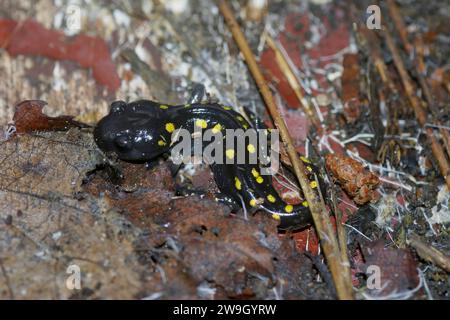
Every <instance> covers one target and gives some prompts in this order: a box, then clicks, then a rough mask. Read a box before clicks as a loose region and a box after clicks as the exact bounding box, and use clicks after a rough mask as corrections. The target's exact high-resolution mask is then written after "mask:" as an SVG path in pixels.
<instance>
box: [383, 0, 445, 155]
mask: <svg viewBox="0 0 450 320" xmlns="http://www.w3.org/2000/svg"><path fill="white" fill-rule="evenodd" d="M387 4H388V8H389V14H390V16H391V17H392V20H393V21H394V24H395V28H396V30H397V31H398V34H399V35H400V40H401V41H402V43H403V47H404V48H405V50H406V53H407V54H408V55H410V56H411V54H412V53H413V46H412V45H411V43H410V42H409V41H408V36H407V35H408V32H407V31H406V26H405V24H404V22H403V19H402V16H401V15H400V12H399V11H398V7H397V4H396V3H395V0H388V1H387ZM416 50H417V52H416V54H415V60H416V63H414V65H415V66H416V69H417V74H418V76H419V84H420V86H421V88H422V90H423V92H424V96H425V100H426V102H427V104H428V107H429V109H430V110H431V111H433V107H434V101H433V98H432V96H431V92H430V88H429V87H428V84H427V82H426V79H425V77H426V74H425V63H424V61H423V52H422V50H420V48H416ZM434 113H435V112H433V114H434ZM435 122H436V124H437V125H441V123H440V122H439V121H437V119H436V120H435ZM439 132H440V133H441V135H442V138H443V140H444V146H445V149H446V151H447V154H448V155H449V156H450V137H449V134H448V132H447V130H445V129H443V128H440V129H439Z"/></svg>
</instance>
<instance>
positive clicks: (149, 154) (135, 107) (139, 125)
mask: <svg viewBox="0 0 450 320" xmlns="http://www.w3.org/2000/svg"><path fill="white" fill-rule="evenodd" d="M165 117H167V114H164V113H163V112H162V110H161V109H160V108H159V107H158V105H157V104H155V103H153V102H151V101H136V102H132V103H129V104H127V103H125V102H124V101H115V102H113V103H112V104H111V108H110V111H109V114H108V115H106V116H105V117H104V118H103V119H101V120H100V121H99V123H98V124H97V126H96V128H95V130H94V140H95V142H96V143H97V145H98V146H99V148H100V149H101V150H102V151H104V152H105V153H113V154H116V155H117V157H118V158H119V159H121V160H125V161H135V162H144V161H148V160H150V159H152V158H154V157H156V156H158V155H161V154H162V153H164V152H167V150H168V146H169V144H170V136H171V134H170V133H171V132H170V131H171V130H170V129H172V128H170V126H169V130H166V127H167V126H166V122H164V120H163V119H164V118H165Z"/></svg>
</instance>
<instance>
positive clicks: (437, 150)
mask: <svg viewBox="0 0 450 320" xmlns="http://www.w3.org/2000/svg"><path fill="white" fill-rule="evenodd" d="M383 36H384V39H385V40H386V44H387V46H388V48H389V50H390V51H391V53H392V59H393V60H394V64H395V66H396V68H397V71H398V74H399V75H400V78H401V80H402V84H403V88H404V89H405V92H406V95H407V96H408V99H409V102H410V103H411V107H412V108H413V110H414V113H415V115H416V119H417V121H418V122H419V125H420V126H422V128H423V130H424V131H425V133H426V135H427V137H428V140H429V141H430V144H431V150H432V152H433V155H434V157H435V158H436V160H437V162H438V165H439V169H440V171H441V174H442V176H443V177H444V179H445V180H446V182H447V186H448V187H450V175H449V165H448V162H447V159H446V157H445V153H444V150H443V149H442V146H441V145H440V143H439V142H438V140H437V139H436V137H435V136H434V132H433V129H431V128H430V127H426V126H425V124H426V122H427V115H426V113H425V110H424V109H423V107H422V105H421V103H420V101H419V99H418V98H417V96H416V95H415V92H414V84H413V82H412V80H411V78H410V76H409V74H408V72H407V71H406V69H405V65H404V64H403V61H402V59H401V57H400V53H399V52H398V50H397V47H396V45H395V43H394V40H393V39H392V37H391V35H390V33H389V31H388V30H386V29H385V32H383Z"/></svg>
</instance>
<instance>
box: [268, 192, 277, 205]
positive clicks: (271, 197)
mask: <svg viewBox="0 0 450 320" xmlns="http://www.w3.org/2000/svg"><path fill="white" fill-rule="evenodd" d="M267 200H269V202H272V203H274V202H275V201H276V199H275V197H274V196H273V195H271V194H269V195H268V196H267Z"/></svg>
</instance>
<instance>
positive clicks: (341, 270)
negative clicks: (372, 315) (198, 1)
mask: <svg viewBox="0 0 450 320" xmlns="http://www.w3.org/2000/svg"><path fill="white" fill-rule="evenodd" d="M219 9H220V11H221V13H222V15H223V17H224V18H225V22H226V23H227V25H228V27H229V29H230V31H231V33H232V35H233V37H234V40H235V41H236V43H237V45H238V47H239V49H240V51H241V53H242V55H243V56H244V59H245V61H246V62H247V65H248V67H249V69H250V72H251V73H252V75H253V78H254V79H255V82H256V84H257V86H258V88H259V90H260V92H261V95H262V97H263V99H264V101H265V102H266V106H267V108H268V110H269V113H270V115H271V116H272V119H273V120H274V122H275V125H276V126H277V127H278V128H279V130H280V134H281V138H282V140H283V142H284V146H285V148H286V150H287V153H288V155H289V158H290V160H291V163H292V166H293V168H294V172H295V174H296V176H297V179H298V181H299V182H300V186H301V188H302V190H303V193H304V194H305V197H306V200H307V201H308V203H309V208H310V210H311V215H312V217H313V220H314V225H315V227H316V230H317V233H318V235H319V238H320V240H321V242H320V243H321V245H322V248H323V251H324V254H325V257H326V259H327V262H328V265H329V268H330V271H331V275H332V277H333V281H334V284H335V287H336V292H337V295H338V298H339V299H353V295H352V284H351V282H348V281H347V279H349V276H347V273H348V274H350V268H349V265H350V264H349V263H348V260H347V261H346V262H343V261H341V254H340V252H339V246H338V241H337V239H336V235H335V234H334V231H333V228H332V226H331V223H330V220H329V217H328V214H327V210H326V209H325V204H324V203H323V201H322V200H321V199H320V198H319V197H318V196H317V195H316V194H315V192H314V191H313V190H312V188H311V187H310V185H309V181H308V179H307V177H306V176H305V174H304V172H305V170H304V165H303V163H302V162H301V161H300V160H299V158H298V154H297V151H296V150H295V147H294V145H293V143H292V139H291V137H290V136H289V133H288V130H287V127H286V124H285V123H284V121H283V119H282V118H281V116H280V113H279V111H278V109H277V107H276V105H275V102H274V99H273V96H272V94H271V92H270V89H269V86H268V85H267V84H266V82H265V80H264V76H263V74H262V72H261V71H260V70H259V67H258V64H257V63H256V59H255V57H254V56H253V53H252V51H251V49H250V47H249V45H248V43H247V41H246V39H245V37H244V34H243V33H242V31H241V29H240V28H239V25H238V23H237V21H236V19H235V18H234V15H233V13H232V11H231V9H230V7H229V6H228V4H227V1H224V0H222V1H220V2H219Z"/></svg>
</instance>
